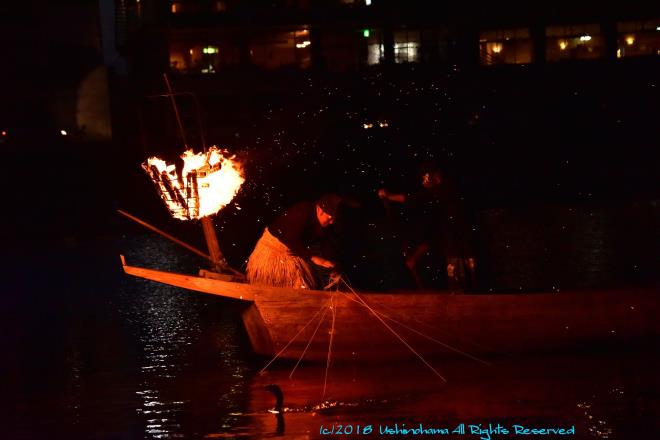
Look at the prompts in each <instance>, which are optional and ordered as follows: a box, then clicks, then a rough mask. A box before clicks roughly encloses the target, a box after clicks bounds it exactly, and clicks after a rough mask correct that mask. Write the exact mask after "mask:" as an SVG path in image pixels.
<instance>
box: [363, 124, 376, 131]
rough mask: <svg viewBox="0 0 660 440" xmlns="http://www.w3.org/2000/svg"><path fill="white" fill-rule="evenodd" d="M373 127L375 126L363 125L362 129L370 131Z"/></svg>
mask: <svg viewBox="0 0 660 440" xmlns="http://www.w3.org/2000/svg"><path fill="white" fill-rule="evenodd" d="M373 126H374V124H362V128H364V129H365V130H368V129H369V128H371V127H373Z"/></svg>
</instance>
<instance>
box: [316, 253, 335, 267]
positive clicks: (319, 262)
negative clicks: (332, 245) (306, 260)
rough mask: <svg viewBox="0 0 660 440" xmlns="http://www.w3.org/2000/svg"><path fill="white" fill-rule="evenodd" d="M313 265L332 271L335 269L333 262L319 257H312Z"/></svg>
mask: <svg viewBox="0 0 660 440" xmlns="http://www.w3.org/2000/svg"><path fill="white" fill-rule="evenodd" d="M312 263H314V264H316V265H317V266H321V267H325V268H326V269H332V268H333V267H335V263H333V262H332V261H330V260H326V259H325V258H323V257H318V256H316V255H314V256H313V257H312Z"/></svg>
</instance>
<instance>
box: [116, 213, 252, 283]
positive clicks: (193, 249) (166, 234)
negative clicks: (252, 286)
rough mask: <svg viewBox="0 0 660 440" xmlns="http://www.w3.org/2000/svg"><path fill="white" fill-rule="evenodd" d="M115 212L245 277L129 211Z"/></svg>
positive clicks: (216, 264)
mask: <svg viewBox="0 0 660 440" xmlns="http://www.w3.org/2000/svg"><path fill="white" fill-rule="evenodd" d="M117 212H118V213H120V214H121V215H123V216H124V217H127V218H129V219H131V220H133V221H134V222H136V223H138V224H140V225H142V226H144V227H145V228H147V229H149V230H150V231H153V232H155V233H157V234H159V235H161V236H163V237H165V238H167V239H168V240H170V241H172V242H174V243H176V244H178V245H179V246H182V247H184V248H186V249H188V250H189V251H190V252H192V253H194V254H196V255H199V256H200V257H202V258H205V259H207V260H209V261H210V262H211V263H213V265H214V266H218V265H219V266H220V267H222V268H223V269H227V270H229V271H231V272H232V273H233V274H234V275H237V276H240V277H245V275H243V274H242V273H240V272H239V271H237V270H236V269H233V268H231V267H229V266H227V264H226V263H224V264H223V262H222V260H214V259H213V257H212V256H210V255H208V254H205V253H204V252H202V251H200V250H199V249H197V248H196V247H194V246H191V245H189V244H188V243H185V242H183V241H181V240H179V239H178V238H176V237H173V236H172V235H170V234H168V233H167V232H165V231H161V230H160V229H158V228H157V227H155V226H153V225H150V224H149V223H147V222H145V221H144V220H140V219H139V218H137V217H135V216H133V215H131V214H129V213H128V212H126V211H122V210H121V209H118V210H117ZM212 226H213V224H212V223H211V227H212ZM213 232H214V234H215V231H213ZM218 250H219V249H218ZM220 257H221V258H222V253H220Z"/></svg>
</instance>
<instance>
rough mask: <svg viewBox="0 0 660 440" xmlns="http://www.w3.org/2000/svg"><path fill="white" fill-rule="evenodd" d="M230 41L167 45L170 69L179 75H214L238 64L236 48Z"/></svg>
mask: <svg viewBox="0 0 660 440" xmlns="http://www.w3.org/2000/svg"><path fill="white" fill-rule="evenodd" d="M229 41H231V39H227V41H222V42H220V43H216V44H189V43H186V42H172V43H170V45H169V53H170V69H171V70H172V71H175V72H179V73H216V72H218V71H219V70H221V69H222V68H223V67H224V66H229V65H236V64H238V63H239V59H240V56H239V51H238V48H237V47H235V46H234V45H232V44H230V43H229Z"/></svg>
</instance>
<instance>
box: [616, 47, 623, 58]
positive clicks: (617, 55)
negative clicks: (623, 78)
mask: <svg viewBox="0 0 660 440" xmlns="http://www.w3.org/2000/svg"><path fill="white" fill-rule="evenodd" d="M621 56H622V54H621V49H617V50H616V57H617V58H621Z"/></svg>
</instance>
